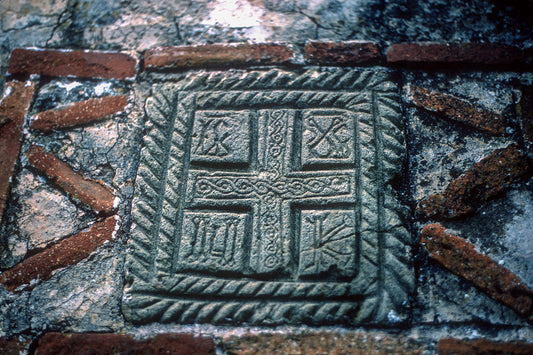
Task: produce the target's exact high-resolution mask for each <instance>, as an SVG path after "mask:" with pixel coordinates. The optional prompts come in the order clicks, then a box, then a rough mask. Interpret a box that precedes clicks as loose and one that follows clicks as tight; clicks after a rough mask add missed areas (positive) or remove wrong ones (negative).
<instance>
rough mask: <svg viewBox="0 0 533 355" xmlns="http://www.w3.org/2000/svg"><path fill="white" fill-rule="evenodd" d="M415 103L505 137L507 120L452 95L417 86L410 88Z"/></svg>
mask: <svg viewBox="0 0 533 355" xmlns="http://www.w3.org/2000/svg"><path fill="white" fill-rule="evenodd" d="M409 91H410V93H409V94H410V96H411V99H412V101H413V103H414V104H415V105H416V106H418V107H421V108H424V109H426V110H428V111H432V112H437V113H439V114H442V115H444V116H445V117H446V118H448V119H450V120H453V121H458V122H461V123H464V124H467V125H469V126H471V127H474V128H477V129H479V130H480V131H483V132H486V133H490V134H493V135H503V134H504V133H505V128H506V126H507V122H506V119H505V118H504V117H502V116H501V115H500V114H497V113H496V112H492V111H489V110H487V109H484V108H482V107H478V106H475V105H472V104H471V103H469V102H468V101H465V100H462V99H459V98H457V97H455V96H452V95H447V94H442V93H439V92H436V91H431V90H428V89H424V88H421V87H417V86H411V87H410V90H409Z"/></svg>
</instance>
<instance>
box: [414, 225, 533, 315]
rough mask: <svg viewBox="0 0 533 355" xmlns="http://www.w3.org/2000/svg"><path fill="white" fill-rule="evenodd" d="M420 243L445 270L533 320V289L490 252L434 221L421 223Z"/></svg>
mask: <svg viewBox="0 0 533 355" xmlns="http://www.w3.org/2000/svg"><path fill="white" fill-rule="evenodd" d="M420 243H421V244H422V245H423V246H425V248H426V249H427V250H428V251H429V253H430V256H431V257H432V258H433V259H435V260H436V261H438V262H439V263H440V264H442V265H443V266H444V267H446V268H447V269H448V270H450V271H451V272H453V273H454V274H456V275H459V276H461V277H463V278H465V279H466V280H468V281H470V282H472V283H473V284H474V286H476V287H477V288H479V289H480V290H481V291H483V292H485V293H486V294H487V295H489V296H491V297H492V298H494V299H496V300H498V301H500V302H502V303H503V304H505V305H506V306H508V307H510V308H512V309H513V310H515V311H516V312H517V313H518V314H520V315H521V316H523V317H525V318H528V319H529V320H533V318H532V314H533V290H532V289H530V288H529V287H527V285H526V284H525V283H524V282H522V280H520V278H519V277H518V276H516V275H515V274H514V273H512V272H511V271H509V270H508V269H506V268H505V267H503V266H501V265H499V264H498V263H497V262H496V261H494V260H493V259H491V258H490V257H489V256H487V255H485V254H481V253H479V252H477V251H476V250H475V248H474V245H472V244H471V243H469V242H468V241H466V240H465V239H462V238H459V237H457V236H455V235H453V234H450V233H446V229H445V228H444V227H443V226H442V225H440V224H437V223H435V224H426V225H425V226H424V227H423V229H422V233H421V239H420Z"/></svg>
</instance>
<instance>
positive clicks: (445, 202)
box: [417, 145, 531, 219]
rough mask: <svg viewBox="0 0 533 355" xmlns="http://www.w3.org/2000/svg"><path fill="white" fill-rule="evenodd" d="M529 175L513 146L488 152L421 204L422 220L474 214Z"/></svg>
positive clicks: (528, 166) (523, 158)
mask: <svg viewBox="0 0 533 355" xmlns="http://www.w3.org/2000/svg"><path fill="white" fill-rule="evenodd" d="M530 175H531V161H530V160H529V159H528V157H527V156H526V155H525V154H524V153H522V152H521V151H520V150H518V148H517V147H516V145H510V146H508V147H507V148H504V149H498V150H496V151H494V152H492V153H491V154H490V155H488V156H487V157H485V158H483V159H482V160H481V161H480V162H478V163H476V164H475V165H474V166H472V167H471V168H470V169H468V170H467V171H466V172H465V173H463V174H462V175H461V176H459V177H458V178H457V179H455V180H454V181H452V182H451V183H450V184H449V185H448V187H447V188H446V190H445V191H444V192H443V193H440V194H435V195H431V196H430V197H428V198H427V199H425V200H423V201H421V202H420V203H419V204H418V206H417V212H418V213H419V214H420V216H421V217H423V218H433V219H453V218H458V217H463V216H466V215H468V214H471V213H473V212H475V211H476V210H477V209H478V208H479V207H480V206H481V205H482V204H483V203H485V202H486V201H488V200H490V199H492V198H494V197H496V196H497V195H498V194H500V193H501V192H502V191H504V190H506V189H507V188H508V187H509V186H510V184H511V183H513V182H515V181H518V180H519V179H521V178H524V177H527V176H530Z"/></svg>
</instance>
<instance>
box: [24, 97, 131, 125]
mask: <svg viewBox="0 0 533 355" xmlns="http://www.w3.org/2000/svg"><path fill="white" fill-rule="evenodd" d="M127 104H128V97H127V96H125V95H117V96H107V97H103V98H100V99H91V100H86V101H81V102H76V103H74V104H71V105H69V106H67V107H65V108H62V109H59V110H48V111H44V112H41V113H38V114H37V115H35V116H34V117H33V120H32V123H31V128H33V129H37V130H40V131H43V132H50V131H53V130H58V129H65V128H70V127H75V126H79V125H84V124H88V123H91V122H94V121H97V120H101V119H103V118H106V117H108V116H110V115H112V114H114V113H118V112H121V111H123V110H124V108H125V107H126V105H127Z"/></svg>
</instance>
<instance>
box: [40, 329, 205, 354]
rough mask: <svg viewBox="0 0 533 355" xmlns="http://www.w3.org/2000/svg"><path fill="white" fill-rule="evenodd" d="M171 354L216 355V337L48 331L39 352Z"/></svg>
mask: <svg viewBox="0 0 533 355" xmlns="http://www.w3.org/2000/svg"><path fill="white" fill-rule="evenodd" d="M89 353H90V354H132V355H141V354H172V355H190V354H198V355H200V354H201V355H210V354H212V355H214V354H215V342H214V341H213V339H211V338H208V337H203V336H194V335H192V334H180V333H175V334H159V335H156V336H155V337H153V338H149V339H143V340H136V339H134V338H133V337H132V336H131V335H127V334H96V333H93V334H91V333H71V334H61V333H46V334H44V335H43V336H42V337H41V338H40V339H39V342H38V343H37V350H36V352H35V354H36V355H71V354H89Z"/></svg>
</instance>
